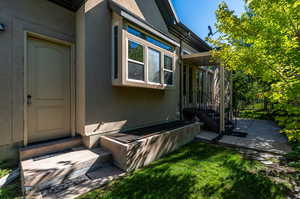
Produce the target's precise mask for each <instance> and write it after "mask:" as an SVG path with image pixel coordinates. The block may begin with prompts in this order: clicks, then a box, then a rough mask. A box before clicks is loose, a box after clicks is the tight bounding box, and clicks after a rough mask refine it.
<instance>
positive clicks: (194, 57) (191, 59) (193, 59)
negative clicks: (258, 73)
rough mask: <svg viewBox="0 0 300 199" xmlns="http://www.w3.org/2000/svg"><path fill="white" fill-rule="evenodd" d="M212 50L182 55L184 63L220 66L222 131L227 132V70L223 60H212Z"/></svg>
mask: <svg viewBox="0 0 300 199" xmlns="http://www.w3.org/2000/svg"><path fill="white" fill-rule="evenodd" d="M211 58H212V56H211V52H201V53H194V54H188V55H182V61H183V63H182V64H191V65H195V66H212V65H213V66H218V67H219V68H220V110H219V111H220V132H219V133H223V132H225V70H224V65H223V64H222V62H220V61H218V62H216V61H212V59H211Z"/></svg>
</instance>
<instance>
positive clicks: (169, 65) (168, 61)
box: [164, 55, 173, 70]
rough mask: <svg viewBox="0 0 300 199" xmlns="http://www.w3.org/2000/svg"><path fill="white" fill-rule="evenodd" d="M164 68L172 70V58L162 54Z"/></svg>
mask: <svg viewBox="0 0 300 199" xmlns="http://www.w3.org/2000/svg"><path fill="white" fill-rule="evenodd" d="M164 68H165V69H168V70H173V58H172V57H169V56H166V55H165V56H164Z"/></svg>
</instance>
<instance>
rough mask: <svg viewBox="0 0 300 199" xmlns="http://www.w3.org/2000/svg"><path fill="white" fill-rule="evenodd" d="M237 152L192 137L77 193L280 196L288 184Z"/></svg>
mask: <svg viewBox="0 0 300 199" xmlns="http://www.w3.org/2000/svg"><path fill="white" fill-rule="evenodd" d="M264 169H265V168H264V166H262V165H261V164H260V163H258V162H256V161H252V160H246V159H244V158H243V157H242V156H241V155H240V154H239V153H237V152H235V151H233V150H230V149H225V148H222V147H215V146H212V145H208V144H203V143H192V144H190V145H187V146H185V147H183V148H181V149H180V150H179V151H177V152H175V153H172V154H170V155H168V156H166V157H164V158H163V159H160V160H158V161H156V162H154V163H153V164H151V165H149V166H148V167H145V168H143V169H140V170H137V171H135V172H133V173H131V174H128V175H127V176H126V177H123V178H122V179H119V180H116V181H114V182H112V183H110V184H109V185H107V186H106V187H105V188H102V189H97V190H94V191H92V192H89V193H87V194H85V195H83V196H81V197H79V198H78V199H166V198H168V199H220V198H222V199H233V198H234V199H264V198H265V199H271V198H272V199H280V198H286V194H287V193H288V192H289V190H288V189H289V188H288V186H287V185H285V184H283V183H279V182H277V183H276V182H274V181H272V179H270V178H269V177H268V176H266V174H265V172H264Z"/></svg>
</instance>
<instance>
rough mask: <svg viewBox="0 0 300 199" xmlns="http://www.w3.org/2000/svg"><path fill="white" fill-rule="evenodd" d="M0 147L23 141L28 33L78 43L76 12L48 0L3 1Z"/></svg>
mask: <svg viewBox="0 0 300 199" xmlns="http://www.w3.org/2000/svg"><path fill="white" fill-rule="evenodd" d="M0 23H4V24H5V25H6V30H5V31H4V32H0V43H1V45H0V60H1V64H0V90H1V92H0V99H1V103H0V134H1V139H0V146H2V145H9V144H12V143H16V142H21V141H23V131H24V128H23V127H24V126H23V123H24V122H23V121H24V109H23V102H24V100H23V96H24V72H25V71H24V60H25V57H24V43H25V42H24V32H25V31H30V32H34V33H39V34H42V35H46V36H49V37H54V38H57V39H61V40H65V41H70V42H74V40H75V15H74V13H73V12H71V11H68V10H66V9H64V8H62V7H59V6H57V5H56V4H53V3H51V2H49V1H45V0H26V1H20V0H9V1H6V0H5V1H0Z"/></svg>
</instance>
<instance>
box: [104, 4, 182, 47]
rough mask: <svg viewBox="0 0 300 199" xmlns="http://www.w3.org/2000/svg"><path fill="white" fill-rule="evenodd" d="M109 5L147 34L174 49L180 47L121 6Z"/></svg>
mask: <svg viewBox="0 0 300 199" xmlns="http://www.w3.org/2000/svg"><path fill="white" fill-rule="evenodd" d="M109 5H110V8H111V9H112V10H113V11H114V12H115V13H116V14H118V15H119V16H121V17H123V18H124V19H126V20H127V21H129V22H131V23H133V24H135V25H137V26H139V27H141V28H143V29H144V30H146V31H148V32H149V33H152V34H154V35H155V36H157V37H159V38H161V39H163V40H165V41H166V42H169V43H170V44H172V45H174V46H176V47H180V44H179V43H178V42H176V41H175V40H173V39H171V38H170V37H169V36H168V35H167V34H165V33H163V32H161V31H160V30H158V29H157V28H155V27H154V26H152V25H151V24H149V23H148V22H147V21H145V20H143V19H141V18H140V17H138V16H136V15H135V14H133V13H132V12H130V11H129V10H127V9H126V8H124V7H123V6H121V5H119V4H117V3H116V2H114V1H112V0H111V1H110V2H109Z"/></svg>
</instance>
